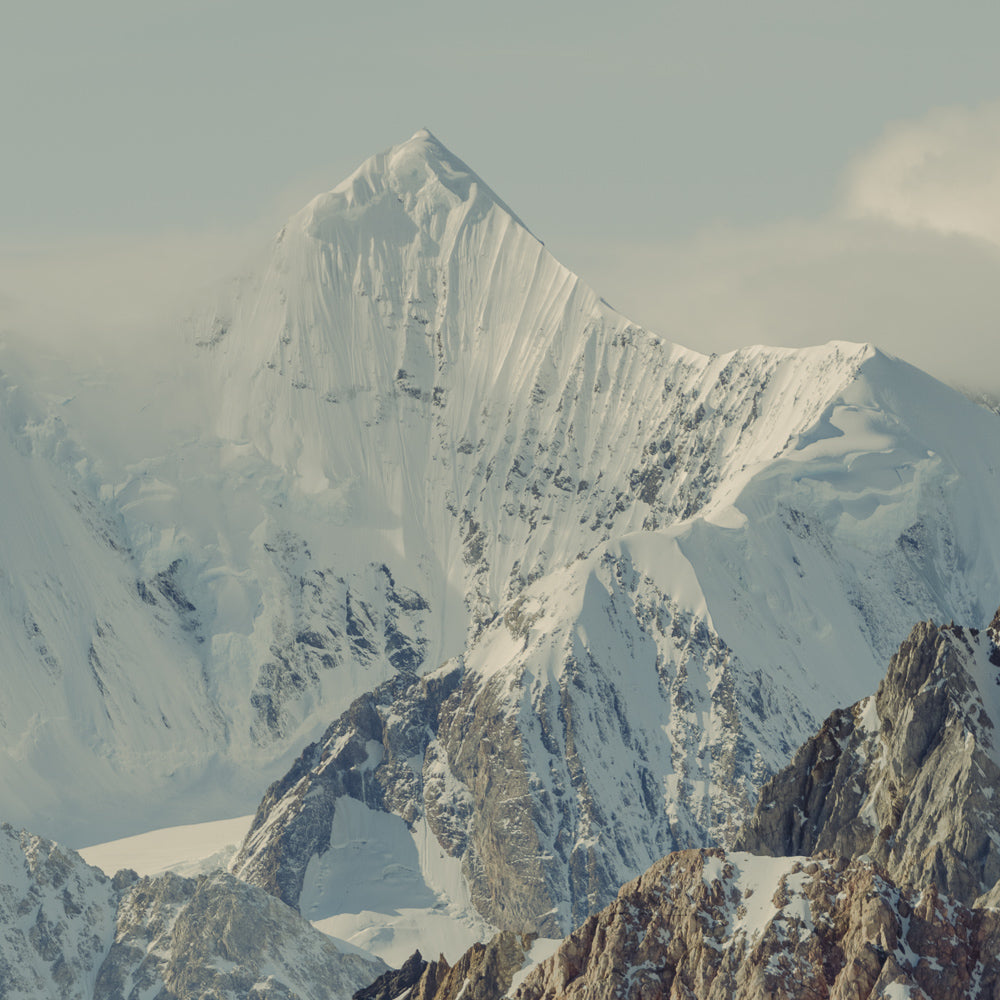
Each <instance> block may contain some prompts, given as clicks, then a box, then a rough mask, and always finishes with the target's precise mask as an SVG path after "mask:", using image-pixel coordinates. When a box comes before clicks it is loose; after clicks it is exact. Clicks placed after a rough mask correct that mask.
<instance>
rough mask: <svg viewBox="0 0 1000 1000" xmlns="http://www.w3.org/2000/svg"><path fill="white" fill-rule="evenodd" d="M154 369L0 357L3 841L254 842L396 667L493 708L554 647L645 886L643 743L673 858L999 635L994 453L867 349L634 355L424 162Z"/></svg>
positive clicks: (627, 339) (393, 156)
mask: <svg viewBox="0 0 1000 1000" xmlns="http://www.w3.org/2000/svg"><path fill="white" fill-rule="evenodd" d="M845 334H846V335H849V334H850V331H845ZM150 350H151V354H150V357H149V361H148V365H147V366H145V367H144V368H143V369H142V370H138V369H125V368H122V365H121V363H120V361H119V359H117V358H115V357H107V356H105V357H97V356H95V357H94V358H92V359H91V360H90V367H89V369H88V370H85V371H83V372H82V373H80V372H72V373H70V372H67V371H66V370H65V369H64V368H61V367H60V366H59V365H58V364H57V363H55V362H53V361H51V360H50V359H46V358H42V357H33V358H23V357H14V356H12V355H11V354H10V352H9V351H6V352H4V353H3V354H0V363H2V364H3V367H4V371H5V372H6V374H5V375H4V377H3V379H2V380H0V427H2V430H3V433H0V462H2V464H3V467H4V469H5V474H4V476H3V477H0V511H2V512H3V515H4V516H3V518H2V520H0V662H2V663H3V664H4V665H5V667H4V684H3V685H2V686H0V754H2V757H0V761H2V763H3V766H2V767H0V816H2V817H4V818H6V819H9V820H10V821H12V822H14V823H17V824H19V825H25V826H29V827H31V828H33V829H38V830H41V831H42V832H44V833H45V834H46V835H52V836H57V837H59V838H61V839H64V840H66V841H68V842H71V843H88V842H90V843H94V842H105V841H107V840H109V839H111V838H121V837H125V836H127V835H130V834H134V833H136V832H138V831H141V830H149V829H154V828H162V827H166V826H171V825H176V824H177V823H178V822H183V823H189V824H190V823H197V822H199V821H206V820H216V819H219V818H221V817H225V816H232V815H236V814H242V813H245V812H248V811H250V810H251V809H252V808H253V807H254V806H255V805H256V802H257V799H258V798H259V795H260V793H261V791H262V790H263V786H264V785H265V784H266V783H267V782H268V781H269V780H272V779H274V778H276V777H278V776H280V775H281V774H282V773H284V771H285V770H286V768H287V766H288V765H289V764H290V763H291V761H292V760H293V759H294V757H295V755H296V754H297V753H298V752H299V750H300V749H301V747H302V746H303V745H304V744H305V743H306V742H307V741H308V740H310V739H314V738H315V737H316V736H317V735H318V734H319V733H320V732H321V731H322V730H323V728H324V727H325V726H326V725H327V724H328V723H329V722H330V720H331V719H333V718H335V717H336V716H337V715H338V714H339V713H340V712H341V711H342V710H343V709H344V708H345V707H346V706H347V705H348V704H349V703H350V701H351V700H352V699H353V698H354V697H355V696H357V695H358V694H360V693H362V692H363V691H366V690H369V689H371V688H372V687H374V686H375V685H376V684H377V683H378V682H380V681H381V680H383V679H385V678H386V677H388V676H390V674H391V673H392V672H393V671H394V670H395V669H397V665H398V664H397V661H396V660H394V659H393V658H392V657H393V656H396V655H397V653H398V651H399V649H400V644H401V645H402V648H403V649H404V651H409V653H412V658H411V660H410V662H409V666H410V667H411V668H412V669H417V670H420V671H426V670H432V669H434V668H436V667H437V666H439V665H440V664H441V663H442V662H444V661H445V660H446V659H447V658H449V657H451V656H454V655H459V654H463V655H464V656H465V658H466V663H467V667H468V669H469V670H471V671H473V672H477V673H479V674H481V675H482V677H483V678H484V681H485V680H487V679H490V678H497V679H499V680H501V681H502V682H503V683H505V684H506V685H507V687H508V689H509V691H510V706H511V710H512V711H518V712H521V713H532V712H535V713H537V712H539V711H542V710H544V708H545V706H547V705H552V704H553V700H554V699H557V698H558V691H559V686H560V683H562V681H564V680H565V677H564V668H565V664H566V662H567V652H568V651H569V652H571V653H572V655H573V658H574V659H575V660H576V662H578V663H585V664H587V665H588V673H587V675H586V678H585V683H584V688H589V690H590V692H591V695H588V696H586V697H593V698H595V699H596V700H595V701H594V705H595V706H597V707H596V708H595V711H594V712H593V718H592V719H588V715H587V713H586V712H582V713H581V712H578V713H577V718H578V719H579V720H580V724H581V727H582V729H581V736H582V737H585V738H586V743H585V747H586V750H587V756H586V758H585V759H586V768H587V778H588V782H589V786H590V788H591V790H592V792H593V794H594V796H595V797H596V798H597V799H599V800H600V802H601V803H602V812H603V814H604V815H605V816H616V817H618V818H619V819H618V822H620V823H621V825H622V827H623V829H624V831H625V835H626V837H627V838H631V842H632V843H634V844H636V845H645V846H641V850H640V848H639V847H637V848H636V850H637V852H638V853H637V854H636V855H635V858H634V861H635V864H636V866H637V868H638V870H641V867H639V866H644V865H645V864H646V863H647V854H648V853H649V852H651V851H652V850H653V847H652V846H651V844H650V842H649V838H648V836H646V835H645V834H644V833H643V831H642V829H640V827H641V824H639V823H638V821H636V822H635V823H632V827H634V828H633V829H631V831H630V829H629V827H630V823H631V820H630V819H629V817H630V816H631V815H632V810H631V808H630V807H629V806H628V804H627V803H628V802H635V801H636V796H637V795H638V796H641V795H642V794H643V792H642V790H641V789H638V788H637V787H636V786H635V781H636V780H637V779H636V778H635V776H634V774H633V771H634V768H633V763H634V760H635V752H636V746H641V747H642V748H643V751H644V752H645V753H647V754H648V755H649V757H650V759H656V760H660V761H663V762H665V764H664V770H663V772H662V773H660V774H659V775H658V776H657V781H658V787H657V790H656V795H658V796H659V797H660V798H661V800H662V804H663V809H664V814H665V816H666V820H665V821H666V822H667V823H668V824H669V826H670V829H671V830H672V831H673V835H674V836H675V837H676V838H677V839H678V840H679V841H680V842H682V845H683V846H686V845H687V843H689V842H691V838H700V839H704V837H705V835H706V831H716V832H718V831H719V830H720V829H721V828H722V826H723V825H724V822H725V818H726V816H729V815H731V814H732V812H733V808H734V803H735V807H738V808H743V807H745V805H746V801H744V799H748V797H749V798H752V795H753V794H754V788H753V782H754V780H756V778H759V777H762V776H763V775H764V774H765V773H766V772H767V770H769V769H774V768H776V767H778V766H780V765H781V764H783V763H784V761H785V759H786V757H787V755H788V753H789V752H790V751H791V749H793V748H794V746H796V745H797V744H798V743H799V742H800V741H801V740H802V739H803V738H804V737H805V736H806V735H808V734H809V733H810V732H811V731H812V730H813V728H814V727H815V726H816V725H817V723H818V722H819V720H821V719H822V718H823V717H825V715H826V714H827V713H828V712H829V711H830V710H831V709H832V708H833V707H835V706H836V705H842V704H847V703H849V702H851V701H853V700H855V699H857V698H859V697H861V696H863V695H865V694H867V693H869V692H870V691H871V690H872V688H873V687H874V686H875V684H876V683H877V680H878V678H879V677H880V676H881V675H882V673H883V671H884V668H885V663H886V662H887V660H888V656H889V654H890V653H891V651H892V650H893V649H894V648H895V647H896V645H897V644H898V642H899V641H900V640H901V639H902V638H903V637H904V636H905V635H906V633H907V632H908V631H909V628H910V626H911V625H912V623H913V621H915V620H917V619H919V618H926V617H933V618H934V619H935V620H947V619H954V620H956V621H961V622H966V623H981V624H985V622H986V621H988V620H989V618H990V616H991V615H992V611H993V610H994V609H995V606H996V604H997V601H998V594H1000V536H998V534H997V532H996V531H995V530H993V529H994V527H995V525H996V524H997V523H1000V481H998V479H1000V433H998V430H1000V418H998V417H997V416H996V415H995V414H992V413H989V412H987V411H986V410H984V409H981V408H978V407H975V406H974V405H972V404H971V403H969V402H968V401H967V400H966V399H964V398H963V397H961V396H960V395H958V394H957V393H955V392H953V391H951V390H949V389H947V388H946V387H945V386H943V385H941V384H940V383H938V382H936V381H935V380H934V379H933V378H931V377H929V376H928V375H926V374H924V373H922V372H920V371H918V370H916V369H914V368H912V367H910V366H909V365H907V364H905V363H903V362H901V361H898V360H896V359H894V358H891V357H889V356H887V355H885V354H882V353H881V352H879V351H877V350H875V349H874V348H872V347H870V346H867V345H857V344H850V343H846V342H841V343H831V344H829V345H825V346H822V347H813V348H807V349H802V350H790V349H778V348H765V347H749V348H746V349H745V350H741V351H738V352H734V353H732V354H727V355H724V356H721V357H716V356H712V357H708V356H704V355H701V354H698V353H697V352H694V351H691V350H688V349H685V348H683V347H679V346H676V345H673V344H671V343H669V342H667V341H665V340H663V339H661V338H659V337H657V336H655V335H653V334H651V333H649V332H647V331H644V330H642V329H640V328H638V327H636V326H635V325H634V324H632V323H630V322H629V321H628V320H627V319H625V318H624V317H622V316H620V315H618V314H616V313H615V312H614V311H613V310H612V309H610V307H608V306H607V304H606V303H604V302H603V300H601V299H600V298H599V297H598V295H597V294H596V293H595V292H594V291H592V290H591V289H589V288H588V287H587V286H586V285H584V284H583V283H582V282H581V281H580V280H579V279H578V278H577V277H576V276H575V275H573V274H572V273H570V272H569V271H568V270H566V268H564V267H563V266H562V265H561V264H559V263H558V262H557V261H556V260H555V259H554V258H553V257H552V256H551V255H550V254H549V253H548V251H547V250H546V249H545V248H544V246H543V245H542V244H541V243H540V242H539V241H538V240H537V239H536V238H535V237H534V236H533V235H532V233H531V232H530V231H529V230H527V229H526V228H525V227H524V225H523V224H522V223H521V222H520V221H519V220H518V219H517V218H516V216H514V215H513V214H512V213H511V211H510V210H509V209H508V208H507V207H506V206H505V205H504V204H503V203H502V202H501V201H499V199H497V197H496V196H495V195H494V194H493V193H492V192H491V191H490V189H489V188H488V187H487V186H486V185H485V184H484V183H483V182H482V181H481V180H480V179H479V178H478V177H477V176H476V175H475V174H474V173H473V172H472V171H471V170H469V168H468V167H466V166H465V165H464V164H463V163H461V161H459V160H457V159H456V158H455V157H454V156H453V155H452V154H451V153H449V152H448V151H447V150H445V149H444V148H443V147H442V146H441V145H440V144H439V143H438V142H437V140H436V139H434V137H433V136H432V135H430V133H428V132H426V131H421V132H418V133H417V134H416V135H415V136H413V138H412V139H410V140H408V141H407V142H405V143H402V144H401V145H400V146H398V147H395V148H394V149H392V150H390V151H388V152H386V153H384V154H380V155H379V156H377V157H374V158H372V159H371V160H370V161H368V162H367V163H366V164H364V165H363V166H362V167H361V168H359V170H358V171H357V172H356V173H355V174H354V175H352V177H351V178H349V179H348V180H347V181H345V182H344V183H343V184H341V185H340V186H339V187H337V188H335V189H334V190H333V191H331V192H330V193H328V194H325V195H321V196H319V197H318V198H316V199H314V200H313V201H312V202H311V203H310V204H309V205H308V206H307V207H306V208H304V209H303V210H302V211H301V212H300V213H298V214H297V215H296V216H294V217H293V218H292V219H291V220H289V222H288V224H287V225H286V226H285V227H284V228H283V229H282V231H281V232H280V233H279V234H278V235H277V236H276V238H275V240H274V242H273V244H272V245H271V246H270V248H269V249H268V251H267V253H266V254H265V255H264V257H263V259H262V261H261V262H260V265H259V266H258V267H256V268H255V269H254V268H251V269H249V270H248V271H247V273H246V274H244V275H243V276H242V277H240V278H239V279H238V280H236V281H234V282H233V283H232V285H231V286H230V287H228V288H227V289H225V290H224V291H222V292H220V294H219V300H218V305H217V307H216V308H215V309H214V310H210V311H208V312H206V313H203V314H198V315H197V316H196V317H195V319H194V320H193V321H192V323H191V326H190V329H189V330H188V331H187V332H186V334H185V335H181V333H180V332H179V331H177V330H170V331H165V334H164V337H163V339H162V343H158V344H156V345H154V346H153V347H151V349H150ZM518 602H520V603H518ZM512 609H515V610H516V615H514V616H513V617H517V618H518V619H519V620H520V621H521V622H522V623H523V625H524V628H523V629H521V630H513V631H512V630H511V628H508V627H506V626H505V624H504V620H505V617H506V616H507V615H508V613H510V612H511V611H512ZM671 630H673V631H671ZM359 636H360V638H359ZM390 637H391V638H390ZM699 637H700V638H699ZM730 691H731V692H734V694H733V697H732V698H731V697H730V695H729V692H730ZM612 693H613V694H615V695H616V696H617V697H618V699H619V703H620V704H621V705H625V706H627V715H628V720H629V732H630V734H631V735H629V736H626V735H623V731H622V730H621V727H620V726H619V725H618V723H617V722H615V721H614V719H610V718H609V716H608V714H607V713H608V709H607V705H608V704H609V703H608V702H606V701H605V700H604V699H605V698H606V697H607V696H609V695H610V694H612ZM577 697H579V698H581V699H583V698H584V697H585V696H584V695H583V694H580V695H578V696H577ZM734 699H735V700H734ZM602 706H603V707H602ZM737 720H738V721H739V732H740V733H741V735H740V737H739V739H737V738H736V736H734V735H733V733H734V732H736V730H735V729H734V722H735V721H737ZM588 727H589V728H588ZM526 752H527V753H528V755H529V756H531V757H532V760H533V761H534V762H535V763H536V764H537V765H538V766H537V774H538V777H539V781H540V782H541V783H542V785H546V783H547V782H549V783H551V782H550V779H549V778H547V777H546V774H547V772H548V764H547V763H546V761H547V755H548V751H547V750H546V749H545V747H544V745H543V744H542V742H541V741H540V739H539V740H537V741H533V740H532V739H529V740H528V745H527V748H526ZM731 760H735V761H736V764H735V765H734V766H735V771H733V773H732V774H729V773H728V772H727V771H726V767H728V766H729V765H728V764H725V763H724V762H725V761H731ZM755 776H756V778H755ZM626 786H627V787H626ZM623 788H625V789H626V792H623V791H622V789H623ZM545 790H546V791H551V789H548V788H547V787H546V789H545ZM626 793H627V796H626ZM623 796H626V797H623ZM741 796H742V797H743V798H742V799H741ZM581 829H582V831H583V832H582V833H581V843H583V842H584V841H585V840H586V839H587V837H591V836H592V837H593V838H598V837H599V836H600V833H601V831H600V829H599V828H598V826H597V824H596V820H595V825H594V827H593V829H592V830H591V831H590V832H589V833H588V832H587V830H586V828H585V826H584V827H582V828H581ZM379 836H382V834H380V835H379ZM385 836H386V837H388V836H389V835H388V834H385ZM394 836H395V835H393V837H394ZM387 843H389V844H390V845H395V846H393V847H392V849H393V850H395V849H396V847H398V848H399V849H400V850H402V851H404V852H405V853H407V854H408V855H409V852H410V851H411V848H409V847H407V846H406V843H405V842H404V840H400V841H399V843H398V844H397V843H396V840H394V839H392V837H390V838H389V841H387ZM421 859H422V860H421ZM432 861H433V851H432V850H430V851H425V852H424V853H423V854H422V855H421V854H420V852H417V858H416V860H415V861H414V862H413V864H412V865H410V866H409V869H408V873H407V875H406V878H407V879H410V883H409V884H410V885H411V888H410V889H408V890H407V891H408V892H409V891H411V890H412V892H413V893H414V894H415V895H417V896H419V895H420V894H421V893H424V895H423V896H421V898H422V899H423V898H426V899H427V900H430V899H431V898H433V899H435V900H438V901H440V900H442V899H445V900H447V901H446V903H445V910H446V911H448V912H450V910H449V908H450V907H452V906H456V907H458V908H459V910H461V908H462V902H461V899H460V897H461V891H462V890H461V887H460V886H458V885H457V883H455V881H454V879H453V878H452V876H451V875H446V874H444V873H441V872H437V871H435V870H434V866H433V863H432ZM411 876H412V877H411ZM376 881H378V879H376ZM320 883H323V880H322V879H319V881H318V882H317V885H319V884H320ZM323 884H324V885H326V888H322V889H319V888H318V889H317V890H316V895H315V896H314V897H312V898H311V899H310V906H316V907H319V908H320V909H318V910H317V911H316V912H317V913H320V912H321V911H322V912H324V913H325V912H326V911H327V910H329V909H331V906H332V905H333V904H331V903H329V902H324V901H328V900H330V899H332V897H331V896H330V893H332V892H333V891H334V888H335V883H334V882H330V881H327V882H326V883H323ZM421 886H424V887H425V888H421ZM425 889H426V892H425ZM428 905H432V906H433V905H437V903H433V904H428ZM344 913H347V911H346V910H344V911H341V915H342V914H344ZM334 917H337V918H338V919H339V917H338V916H337V915H336V914H328V915H327V916H322V917H318V918H317V919H321V920H327V919H332V918H334ZM378 919H381V917H379V918H378ZM448 919H451V918H450V917H449V918H448ZM463 919H464V918H463ZM346 929H347V930H349V929H350V928H346ZM397 933H398V934H400V935H402V932H401V931H393V934H394V935H396V934H397ZM341 936H349V935H341ZM395 939H396V938H395V937H394V938H393V940H395ZM400 940H402V937H401V936H400Z"/></svg>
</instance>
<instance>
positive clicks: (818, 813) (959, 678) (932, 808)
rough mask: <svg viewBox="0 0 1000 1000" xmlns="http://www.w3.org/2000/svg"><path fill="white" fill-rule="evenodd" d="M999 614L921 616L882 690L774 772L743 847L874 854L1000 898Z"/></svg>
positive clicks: (896, 868)
mask: <svg viewBox="0 0 1000 1000" xmlns="http://www.w3.org/2000/svg"><path fill="white" fill-rule="evenodd" d="M998 638H1000V615H998V617H997V618H996V619H994V621H993V624H992V625H991V627H990V629H989V630H988V631H987V632H980V631H978V630H976V629H966V628H961V627H959V626H955V625H945V626H937V625H934V624H933V623H932V622H924V623H921V624H919V625H917V626H916V627H915V628H914V629H913V631H912V633H911V634H910V636H909V638H907V639H906V641H904V642H903V644H902V645H901V646H900V648H899V651H898V653H896V655H895V656H893V658H892V662H891V663H890V666H889V671H888V673H887V675H886V677H885V679H884V680H883V681H882V683H881V684H880V685H879V689H878V693H877V694H876V695H874V696H873V697H870V698H866V699H865V700H863V701H861V702H858V703H857V704H855V705H852V706H851V707H850V708H847V709H843V710H839V711H837V712H834V713H833V714H832V715H831V716H830V717H829V718H828V719H827V720H826V722H825V723H824V724H823V727H822V728H821V729H820V731H819V732H818V733H817V734H816V735H815V736H814V737H812V738H811V739H810V740H809V741H807V742H806V743H805V744H804V745H803V746H802V747H801V749H800V750H799V751H798V753H797V754H796V755H795V758H794V760H793V761H792V763H791V764H790V765H789V766H788V767H787V768H786V769H785V770H783V771H782V772H780V773H779V774H778V775H777V776H776V777H774V778H773V779H772V780H771V781H770V782H768V783H767V784H766V785H765V786H764V788H763V790H762V792H761V796H760V800H759V802H758V804H757V807H756V810H755V812H754V814H753V817H752V818H751V820H750V822H749V823H748V824H747V826H746V828H745V830H744V831H743V832H742V833H741V835H740V836H739V837H738V838H737V846H738V847H739V848H741V849H744V850H748V851H753V852H755V853H760V854H771V855H791V854H812V853H815V852H817V851H834V852H836V853H838V854H843V855H846V856H855V855H862V854H864V855H868V856H870V857H871V858H873V859H874V860H875V861H877V862H878V863H879V864H881V865H884V866H885V868H886V870H887V871H888V872H889V873H890V874H891V875H892V877H893V878H895V879H897V880H898V881H906V882H910V883H913V884H916V885H920V886H928V885H931V884H934V885H936V886H937V887H938V888H939V889H940V890H941V891H943V892H946V893H948V894H949V895H951V896H954V897H955V898H956V899H958V900H961V901H962V902H964V903H966V904H967V905H972V904H973V903H974V902H975V901H977V900H982V901H984V902H986V901H990V902H992V901H995V900H998V899H1000V887H998V886H997V883H998V879H1000V851H998V850H997V844H998V843H1000V797H998V796H997V795H996V789H997V788H998V787H1000V744H998V739H997V732H996V727H997V725H998V724H1000V686H998V685H1000V655H998V652H997V645H996V643H997V640H998Z"/></svg>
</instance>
